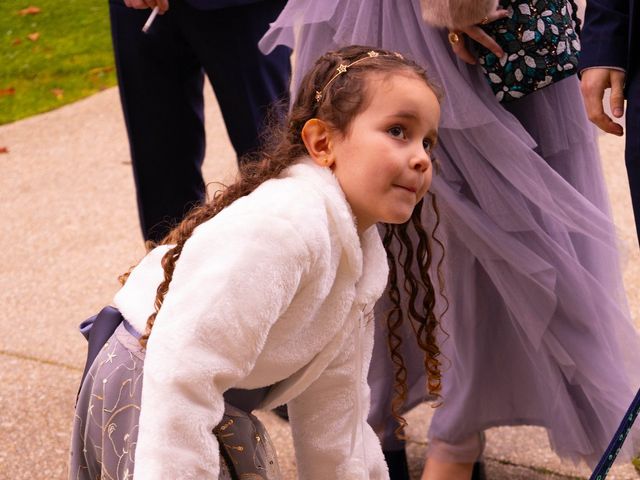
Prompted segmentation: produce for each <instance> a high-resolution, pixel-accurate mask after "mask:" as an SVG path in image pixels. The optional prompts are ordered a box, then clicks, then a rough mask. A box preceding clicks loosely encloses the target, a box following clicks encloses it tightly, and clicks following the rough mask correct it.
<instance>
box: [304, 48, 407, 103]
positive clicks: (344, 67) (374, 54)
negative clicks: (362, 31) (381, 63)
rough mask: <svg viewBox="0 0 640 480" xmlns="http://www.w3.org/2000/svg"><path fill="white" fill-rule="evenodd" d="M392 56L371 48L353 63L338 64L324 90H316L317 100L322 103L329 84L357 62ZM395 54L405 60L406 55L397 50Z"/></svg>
mask: <svg viewBox="0 0 640 480" xmlns="http://www.w3.org/2000/svg"><path fill="white" fill-rule="evenodd" d="M390 56H391V55H387V54H384V53H383V54H380V53H379V52H376V51H375V50H369V51H368V52H367V55H366V56H364V57H362V58H359V59H358V60H355V61H353V62H351V63H350V64H348V65H347V64H345V63H341V64H340V65H338V68H336V74H335V75H334V76H333V77H331V78H330V79H329V81H328V82H327V84H326V85H325V86H324V87H323V88H322V90H316V96H315V98H316V102H317V103H320V102H321V101H322V97H323V94H324V91H325V90H327V88H329V85H331V83H332V82H333V81H334V80H335V79H336V78H338V77H339V76H340V75H342V74H343V73H347V70H348V69H349V68H351V67H353V66H354V65H356V64H358V63H360V62H362V61H364V60H368V59H370V58H376V57H390ZM393 56H394V57H398V58H400V59H402V60H404V57H403V56H402V55H401V54H399V53H397V52H394V53H393Z"/></svg>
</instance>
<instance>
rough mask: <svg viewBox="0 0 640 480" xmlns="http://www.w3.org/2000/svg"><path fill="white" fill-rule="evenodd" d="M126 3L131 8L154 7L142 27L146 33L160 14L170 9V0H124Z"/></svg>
mask: <svg viewBox="0 0 640 480" xmlns="http://www.w3.org/2000/svg"><path fill="white" fill-rule="evenodd" d="M124 4H125V5H126V6H127V7H129V8H135V9H138V10H143V9H146V8H152V9H153V10H151V15H149V18H147V21H146V22H145V24H144V26H143V27H142V31H143V32H144V33H147V31H148V30H149V28H151V24H152V23H153V21H154V20H155V19H156V16H157V15H158V14H160V15H162V14H163V13H164V12H166V11H167V10H169V0H124Z"/></svg>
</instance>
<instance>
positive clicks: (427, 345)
mask: <svg viewBox="0 0 640 480" xmlns="http://www.w3.org/2000/svg"><path fill="white" fill-rule="evenodd" d="M371 51H375V52H377V53H378V55H377V56H370V57H369V58H366V59H365V60H364V61H360V62H357V63H356V64H354V65H352V66H350V67H349V70H348V73H347V74H342V75H338V76H336V71H337V70H336V69H337V67H338V66H339V65H342V64H347V65H349V64H352V63H353V62H355V61H356V60H360V59H363V58H365V57H366V56H367V54H368V52H371ZM372 73H376V74H383V75H397V74H404V75H414V76H417V77H418V78H420V79H423V80H424V81H425V83H426V84H427V85H428V86H429V87H430V88H432V89H433V90H434V92H436V95H438V96H439V94H438V89H436V88H435V87H434V86H433V85H432V83H431V82H430V81H429V78H428V77H427V74H426V72H425V70H424V69H423V68H422V67H420V66H419V65H417V64H416V63H414V62H412V61H410V60H407V59H405V58H404V57H402V56H401V55H398V54H395V53H394V52H390V51H386V50H381V49H377V48H372V47H366V46H350V47H345V48H342V49H340V50H337V51H333V52H329V53H326V54H325V55H323V56H322V57H320V58H319V59H318V60H317V61H316V63H315V64H314V66H313V67H312V69H311V71H310V72H309V73H307V75H306V76H305V77H304V79H303V80H302V83H301V85H300V89H299V92H298V95H297V97H296V99H295V102H294V103H293V106H292V107H291V111H290V113H289V115H288V118H287V122H286V124H285V125H280V126H279V127H272V128H271V133H270V134H269V138H270V142H268V143H269V144H268V145H267V146H266V147H265V148H264V150H263V151H262V152H261V154H260V155H259V157H258V158H257V159H256V161H253V162H244V163H242V164H241V165H240V171H239V179H238V180H237V181H236V182H235V183H234V184H232V185H230V186H228V187H226V188H224V189H221V190H219V191H217V192H216V193H215V194H214V196H213V198H212V199H211V200H210V201H208V202H207V203H205V204H203V205H200V206H198V207H196V208H194V209H193V210H192V211H191V212H190V213H188V214H187V216H186V217H185V219H184V220H183V221H182V222H181V223H180V224H179V225H177V226H176V227H175V228H174V229H173V230H172V231H171V232H170V233H169V234H168V235H167V236H166V237H165V238H164V239H163V240H162V241H161V242H160V243H161V244H171V245H173V247H172V248H170V249H169V250H168V251H167V253H166V254H165V255H164V256H163V258H162V268H163V270H164V279H163V281H162V282H161V283H160V285H159V286H158V289H157V292H156V298H155V303H154V306H155V311H154V312H153V313H152V314H151V315H150V316H149V318H148V320H147V325H146V330H145V332H144V333H143V335H142V337H141V338H140V343H141V345H142V346H143V347H146V344H147V340H148V339H149V335H150V334H151V330H152V328H153V324H154V322H155V319H156V316H157V315H158V312H159V310H160V308H161V307H162V303H163V301H164V298H165V296H166V294H167V291H168V290H169V286H170V284H171V279H172V277H173V272H174V269H175V266H176V261H177V260H178V259H179V258H180V254H181V253H182V249H183V248H184V245H185V243H186V242H187V240H188V239H189V237H190V236H191V234H192V233H193V231H194V229H195V228H196V227H197V226H198V225H200V224H201V223H203V222H206V221H207V220H209V219H211V218H213V217H214V216H215V215H217V214H218V213H219V212H220V211H221V210H223V209H224V208H226V207H227V206H229V205H230V204H231V203H233V202H234V201H235V200H237V199H239V198H241V197H244V196H246V195H248V194H250V193H251V192H253V191H254V190H255V189H256V188H257V187H258V186H259V185H260V184H262V183H264V182H265V181H267V180H269V179H273V178H276V177H278V176H279V175H281V174H282V172H283V171H284V170H285V169H286V168H287V167H289V166H290V165H292V164H294V163H296V162H297V161H298V160H299V159H300V158H301V157H304V156H305V155H307V150H306V147H305V146H304V143H303V140H302V136H301V132H302V128H303V126H304V125H305V123H306V122H307V121H308V120H310V119H312V118H318V119H321V120H323V121H325V122H326V123H327V124H328V125H329V126H330V127H331V128H332V129H334V130H335V131H337V132H339V133H340V134H342V135H347V134H348V131H349V127H350V125H351V123H352V122H353V119H354V118H355V117H356V116H357V115H358V114H359V113H360V112H362V111H364V110H365V109H366V107H367V105H368V100H369V99H370V98H371V94H372V93H371V92H369V91H368V89H367V87H368V83H367V79H368V77H369V76H370V75H371V74H372ZM317 92H322V95H321V98H320V99H319V100H318V99H317ZM431 199H432V202H431V207H432V209H433V211H434V213H435V218H436V222H435V223H436V227H435V228H437V224H438V222H439V213H438V209H437V206H436V203H435V197H433V196H432V195H431ZM422 204H423V202H422V201H421V202H420V203H419V204H418V205H417V207H416V208H415V210H414V212H413V215H412V217H411V220H410V221H408V222H407V223H405V224H403V225H385V227H384V228H385V229H386V235H384V243H385V247H387V246H388V244H389V242H391V241H392V240H393V239H397V240H398V241H399V242H400V243H401V245H403V246H404V250H405V253H404V254H403V255H400V258H397V259H396V258H393V256H391V255H390V254H388V256H389V264H390V272H391V274H390V280H391V288H390V292H391V297H392V299H393V302H394V304H395V306H396V308H394V309H393V310H392V311H391V312H390V313H389V315H388V316H387V325H388V327H389V338H388V344H389V349H390V352H391V357H392V359H393V362H394V365H395V366H396V369H395V370H396V371H395V391H396V393H397V395H396V398H395V400H394V403H393V406H392V410H393V414H394V416H395V417H396V418H397V419H398V421H399V422H400V424H401V427H402V425H404V424H406V422H405V421H404V419H403V418H402V417H401V415H400V413H401V407H402V403H403V402H404V400H405V398H406V392H407V385H406V368H405V365H404V361H403V359H402V355H401V354H400V351H399V348H400V345H401V343H402V340H401V337H400V335H399V333H398V329H399V328H400V326H401V324H402V322H403V318H404V317H405V316H406V317H408V318H409V320H410V321H411V325H412V326H413V329H414V332H415V335H416V339H417V342H418V345H419V346H420V347H421V348H422V349H423V350H424V352H425V367H426V370H427V376H428V383H427V384H428V389H429V392H430V393H431V394H433V395H436V396H438V395H439V393H440V379H441V373H440V360H439V358H438V357H439V356H440V349H439V347H438V343H437V341H436V335H435V331H436V329H437V327H438V325H439V322H438V319H437V318H436V314H435V299H436V294H435V290H434V287H433V283H432V282H431V279H430V277H429V268H430V266H431V262H432V249H431V240H430V238H429V235H427V233H426V232H425V230H424V228H423V227H422V223H421V216H420V215H421V210H422ZM411 228H412V229H413V230H414V231H415V232H416V235H417V238H418V239H419V241H418V245H417V251H416V252H415V254H414V247H413V242H412V241H411V238H410V237H409V235H408V233H407V231H408V229H411ZM435 228H434V232H432V234H433V233H435ZM436 241H437V240H436ZM387 251H388V252H389V250H387ZM397 262H399V265H400V266H401V268H402V269H403V272H404V288H403V291H404V292H405V293H407V294H408V296H409V303H408V305H409V308H408V311H407V312H403V311H402V307H401V301H400V300H401V299H400V296H401V293H400V289H399V286H398V284H397V277H398V275H397V267H396V263H397ZM414 263H416V264H417V270H418V271H419V274H418V275H415V274H414V273H413V269H412V266H415V265H414ZM439 271H440V269H439V266H438V272H439ZM438 276H439V277H441V276H440V274H439V273H438ZM122 280H123V281H126V274H125V275H123V276H122ZM439 280H441V278H439ZM440 285H441V286H442V283H440ZM440 291H441V293H442V290H440Z"/></svg>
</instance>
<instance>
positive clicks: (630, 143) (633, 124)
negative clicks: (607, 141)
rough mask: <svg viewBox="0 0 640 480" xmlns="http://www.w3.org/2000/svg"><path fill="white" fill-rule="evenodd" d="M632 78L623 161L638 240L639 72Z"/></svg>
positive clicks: (626, 115)
mask: <svg viewBox="0 0 640 480" xmlns="http://www.w3.org/2000/svg"><path fill="white" fill-rule="evenodd" d="M638 70H640V67H639V68H638ZM632 78H633V80H632V81H631V83H630V84H629V85H628V86H627V109H626V113H625V120H626V132H625V140H626V147H625V161H626V166H627V175H629V188H630V190H631V201H632V202H633V213H634V217H635V220H636V230H637V232H638V239H639V240H640V71H636V72H635V75H634V76H633V77H632Z"/></svg>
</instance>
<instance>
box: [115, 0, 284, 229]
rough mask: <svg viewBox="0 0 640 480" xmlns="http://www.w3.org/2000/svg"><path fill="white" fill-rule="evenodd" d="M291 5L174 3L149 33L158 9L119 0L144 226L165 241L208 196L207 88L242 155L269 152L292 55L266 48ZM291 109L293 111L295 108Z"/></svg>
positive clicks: (119, 63) (120, 52)
mask: <svg viewBox="0 0 640 480" xmlns="http://www.w3.org/2000/svg"><path fill="white" fill-rule="evenodd" d="M285 3H286V1H285V0H263V1H258V2H255V3H250V4H248V5H242V6H234V7H228V8H221V9H214V10H199V9H196V8H194V7H192V6H191V5H189V4H188V3H186V2H184V1H183V0H173V1H171V2H170V9H169V11H168V12H167V13H166V14H165V15H162V16H158V17H157V18H156V20H155V22H154V23H153V25H152V27H151V29H150V30H149V32H148V33H147V34H144V33H141V28H142V25H144V23H145V21H146V19H147V17H148V16H149V13H150V10H135V9H131V8H128V7H126V6H125V5H124V3H123V1H122V0H110V1H109V7H110V16H111V33H112V38H113V46H114V51H115V59H116V69H117V74H118V86H119V90H120V99H121V101H122V108H123V112H124V117H125V123H126V127H127V133H128V136H129V144H130V148H131V160H132V164H133V173H134V178H135V184H136V193H137V200H138V211H139V215H140V224H141V227H142V231H143V235H144V238H145V240H154V241H158V240H160V239H162V238H163V237H164V236H165V235H166V233H168V231H169V229H170V228H171V227H172V226H173V225H174V224H175V223H177V222H179V221H180V220H181V219H182V217H183V216H184V214H185V213H186V212H187V211H188V209H189V208H191V207H192V206H193V205H195V204H197V203H199V202H201V201H202V200H203V199H204V196H205V188H204V181H203V178H202V173H201V166H202V162H203V159H204V154H205V145H206V143H205V132H204V110H203V84H204V75H205V74H206V75H207V76H208V78H209V80H210V82H211V84H212V86H213V89H214V92H215V94H216V98H217V100H218V103H219V104H220V109H221V111H222V116H223V118H224V122H225V125H226V128H227V132H228V134H229V138H230V139H231V143H232V144H233V147H234V149H235V151H236V154H237V156H238V158H239V159H240V161H241V160H242V159H241V157H242V156H243V155H245V154H247V153H250V152H252V151H254V150H256V149H257V148H258V147H259V143H260V141H259V138H260V132H261V129H262V127H263V125H264V121H265V115H266V114H267V111H268V109H269V107H270V105H271V104H272V103H273V102H274V101H276V100H279V99H284V100H288V98H287V95H288V89H289V79H290V75H291V67H290V62H289V56H290V51H289V49H287V48H285V47H279V48H278V49H277V50H276V51H274V52H273V53H271V54H270V55H268V56H264V55H262V53H261V52H260V51H259V50H258V46H257V43H258V41H259V40H260V38H261V37H262V35H263V34H264V33H265V32H266V30H267V28H268V26H269V23H270V22H272V21H274V20H275V19H276V18H277V16H278V14H279V13H280V11H281V9H282V8H283V7H284V5H285ZM285 108H286V107H285Z"/></svg>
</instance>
